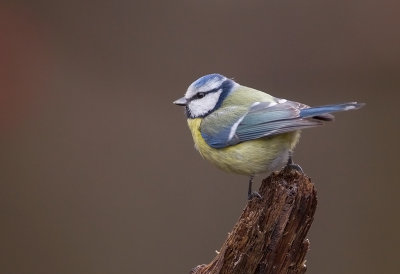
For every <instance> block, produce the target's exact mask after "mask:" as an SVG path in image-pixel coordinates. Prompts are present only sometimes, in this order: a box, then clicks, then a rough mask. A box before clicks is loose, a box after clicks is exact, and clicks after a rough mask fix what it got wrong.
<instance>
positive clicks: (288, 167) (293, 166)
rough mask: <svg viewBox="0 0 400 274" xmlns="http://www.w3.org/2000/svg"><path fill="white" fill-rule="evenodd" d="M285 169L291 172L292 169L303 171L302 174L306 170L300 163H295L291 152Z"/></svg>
mask: <svg viewBox="0 0 400 274" xmlns="http://www.w3.org/2000/svg"><path fill="white" fill-rule="evenodd" d="M284 170H285V171H288V172H290V171H292V170H296V171H298V172H300V173H302V174H303V173H304V171H303V169H302V168H301V166H299V165H298V164H295V163H294V162H293V159H292V155H291V154H289V159H288V162H287V164H286V166H285V168H284Z"/></svg>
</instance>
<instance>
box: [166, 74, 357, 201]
mask: <svg viewBox="0 0 400 274" xmlns="http://www.w3.org/2000/svg"><path fill="white" fill-rule="evenodd" d="M173 103H174V104H175V105H178V106H183V107H185V114H186V117H187V123H188V126H189V129H190V131H191V134H192V137H193V141H194V145H195V148H196V150H198V152H199V153H200V154H201V156H202V157H203V158H204V159H206V160H208V161H210V162H211V163H212V164H214V165H215V166H217V167H218V168H220V169H222V170H224V171H227V172H230V173H236V174H241V175H246V176H249V183H248V190H247V198H248V199H249V200H251V199H252V198H253V197H259V198H261V196H260V195H259V194H258V193H257V192H255V191H254V192H253V191H252V184H253V179H254V176H256V175H259V174H264V175H269V174H271V173H272V172H273V171H277V170H279V169H281V168H282V167H287V168H291V169H296V170H298V171H299V172H303V171H302V169H301V167H300V166H299V165H296V164H294V162H293V160H292V153H293V150H294V148H295V146H296V145H297V143H298V141H299V138H300V132H301V130H302V129H306V128H311V127H317V126H321V125H323V124H325V123H327V122H330V121H333V120H334V116H333V115H332V114H331V113H334V112H340V111H347V110H355V109H359V108H361V107H362V106H364V105H365V104H364V103H357V102H348V103H341V104H332V105H323V106H316V107H310V106H308V105H305V104H302V103H298V102H294V101H290V100H286V99H282V98H277V97H274V96H272V95H269V94H267V93H265V92H263V91H260V90H257V89H253V88H250V87H247V86H243V85H240V84H239V83H237V82H235V81H234V80H232V79H230V78H227V77H225V76H223V75H221V74H217V73H213V74H208V75H205V76H202V77H200V78H199V79H197V80H196V81H194V82H193V83H192V84H190V86H189V87H188V88H187V91H186V93H185V95H184V96H183V97H182V98H180V99H178V100H176V101H174V102H173Z"/></svg>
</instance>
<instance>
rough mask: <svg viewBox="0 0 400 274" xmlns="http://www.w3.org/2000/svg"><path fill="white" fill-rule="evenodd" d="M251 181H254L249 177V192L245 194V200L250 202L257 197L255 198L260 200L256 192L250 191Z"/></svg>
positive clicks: (252, 177)
mask: <svg viewBox="0 0 400 274" xmlns="http://www.w3.org/2000/svg"><path fill="white" fill-rule="evenodd" d="M253 179H254V176H253V175H251V176H250V180H249V190H248V192H247V199H249V200H251V199H253V198H254V197H257V198H260V199H261V195H260V194H259V193H258V192H256V191H252V190H251V187H252V185H253Z"/></svg>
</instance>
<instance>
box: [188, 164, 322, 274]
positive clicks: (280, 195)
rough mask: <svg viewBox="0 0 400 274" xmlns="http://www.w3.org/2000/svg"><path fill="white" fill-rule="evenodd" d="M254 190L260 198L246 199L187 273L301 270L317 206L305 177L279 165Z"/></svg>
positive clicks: (297, 271) (301, 271) (304, 266)
mask: <svg viewBox="0 0 400 274" xmlns="http://www.w3.org/2000/svg"><path fill="white" fill-rule="evenodd" d="M259 193H260V195H261V196H262V199H259V198H253V199H252V200H250V201H249V202H248V204H247V206H246V208H245V209H244V210H243V213H242V215H241V216H240V218H239V220H238V221H237V223H236V224H235V226H234V227H233V230H232V232H231V233H229V234H228V238H227V239H226V240H225V243H224V244H223V245H222V247H221V249H220V251H219V253H218V254H217V256H216V257H215V258H214V259H213V260H212V262H211V263H209V264H207V265H206V264H203V265H199V266H197V267H195V268H193V269H192V270H191V273H192V274H202V273H229V274H233V273H238V274H239V273H240V274H243V273H305V271H306V265H305V262H306V261H305V256H306V254H307V251H308V249H309V246H310V242H309V241H308V240H307V239H306V236H307V232H308V230H309V229H310V226H311V223H312V221H313V216H314V213H315V210H316V207H317V197H316V190H315V188H314V185H313V184H312V183H311V180H310V178H308V177H307V176H306V175H304V174H300V173H299V172H297V171H295V170H287V169H284V170H282V171H281V172H280V173H273V174H272V175H271V176H269V177H268V178H266V179H264V180H263V182H262V185H261V187H260V191H259Z"/></svg>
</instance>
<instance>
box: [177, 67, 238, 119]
mask: <svg viewBox="0 0 400 274" xmlns="http://www.w3.org/2000/svg"><path fill="white" fill-rule="evenodd" d="M236 86H238V84H237V83H235V82H234V81H233V80H231V79H228V78H226V77H225V76H222V75H220V74H216V73H214V74H208V75H205V76H203V77H200V78H199V79H197V80H196V81H194V82H193V83H192V84H191V85H190V86H189V87H188V89H187V91H186V93H185V96H184V97H182V98H180V99H178V100H176V101H175V102H174V104H175V105H179V106H185V107H186V115H187V117H188V118H202V117H205V116H207V115H208V114H210V113H212V112H213V111H215V110H216V109H218V108H219V107H220V106H221V105H222V103H223V101H224V100H225V98H226V97H227V96H228V95H229V94H230V93H231V92H232V90H233V89H234V88H235V87H236Z"/></svg>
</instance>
